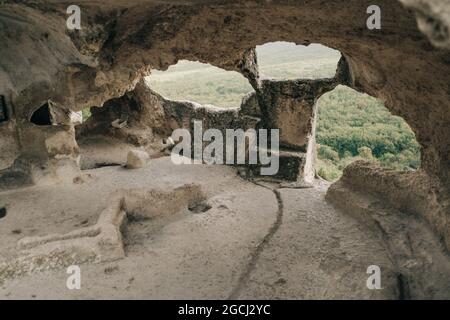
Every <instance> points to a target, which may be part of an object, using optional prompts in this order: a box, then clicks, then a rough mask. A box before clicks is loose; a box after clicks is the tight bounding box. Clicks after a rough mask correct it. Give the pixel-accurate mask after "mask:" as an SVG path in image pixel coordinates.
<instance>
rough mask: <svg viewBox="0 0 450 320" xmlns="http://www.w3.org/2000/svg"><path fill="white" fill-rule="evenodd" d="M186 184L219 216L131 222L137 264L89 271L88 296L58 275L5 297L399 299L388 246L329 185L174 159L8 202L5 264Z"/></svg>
mask: <svg viewBox="0 0 450 320" xmlns="http://www.w3.org/2000/svg"><path fill="white" fill-rule="evenodd" d="M186 184H194V185H198V186H200V188H201V190H202V193H203V195H204V196H205V197H206V198H207V200H206V202H207V203H208V205H209V206H210V207H211V208H210V209H208V208H206V209H205V210H200V211H199V212H194V211H195V210H194V211H192V210H189V209H188V205H187V204H186V206H185V208H184V209H182V210H180V211H178V212H175V213H173V212H172V213H170V214H168V213H165V212H161V214H160V215H159V216H157V217H154V218H151V219H131V220H130V221H129V222H128V224H127V228H126V230H124V232H123V238H124V239H123V241H124V244H125V253H126V258H124V259H120V260H117V261H113V262H103V263H86V264H82V265H80V267H81V274H82V287H81V289H80V290H68V289H67V288H66V279H67V277H68V275H67V274H66V269H65V268H56V269H52V270H48V271H43V272H34V273H31V274H29V275H24V276H20V277H7V276H5V278H4V279H0V299H11V298H24V299H28V298H36V299H40V298H43V299H46V298H56V299H68V298H88V299H95V298H97V299H98V298H126V299H138V298H154V299H160V298H168V299H171V298H177V299H200V298H202V299H227V298H237V299H240V298H243V299H244V298H245V299H246V298H251V299H266V298H267V299H273V298H280V299H285V298H287V299H300V298H308V299H315V298H339V299H346V298H349V299H353V298H360V299H367V298H394V299H395V298H397V296H396V294H397V293H396V286H397V283H396V279H395V275H394V272H393V271H392V270H393V267H392V265H391V262H390V260H389V257H388V254H387V252H386V250H385V248H384V245H383V243H382V242H381V241H380V240H379V239H378V238H376V237H375V235H372V234H371V233H370V232H368V231H367V230H366V229H365V228H364V227H362V226H361V225H359V224H358V223H357V222H356V221H354V220H353V219H352V218H350V217H349V216H347V215H346V214H343V213H341V212H339V211H336V210H334V209H333V207H331V206H330V205H328V204H327V203H326V202H325V200H324V195H325V192H326V190H327V187H328V186H327V185H326V184H324V183H321V182H317V184H316V186H315V187H314V188H310V189H278V190H272V188H274V187H273V186H271V185H268V184H267V183H266V184H261V185H258V184H255V183H252V182H249V181H245V180H243V179H242V178H240V177H239V176H238V175H237V174H236V170H235V169H234V168H231V167H226V166H205V165H184V166H175V165H173V164H172V163H171V161H170V158H160V159H155V160H152V161H151V162H150V164H149V165H148V166H147V167H146V168H142V169H137V170H127V169H124V168H122V167H119V166H117V167H104V168H99V169H94V170H86V171H83V177H82V179H81V180H80V181H77V183H74V184H71V185H54V186H40V187H38V186H36V187H30V188H26V189H21V190H17V191H10V192H4V193H0V206H6V208H7V215H6V216H5V217H4V218H2V219H0V254H1V260H0V262H1V261H8V259H13V258H15V257H17V256H18V255H20V253H19V252H18V250H17V241H18V240H19V239H21V238H23V237H25V236H42V235H47V234H52V233H66V232H69V231H72V230H75V229H77V228H80V227H84V226H89V225H93V224H95V222H96V221H97V218H98V216H99V214H100V212H101V211H102V210H103V209H104V208H105V207H106V206H107V205H108V204H109V201H110V200H111V197H112V195H113V194H115V193H117V192H121V191H124V190H125V191H128V190H160V191H164V192H167V193H168V194H170V192H172V191H173V190H174V189H176V188H177V187H180V186H183V185H186ZM174 200H175V199H174ZM191 209H192V208H191ZM163 211H164V210H163ZM202 211H205V212H202ZM373 264H376V265H378V266H380V267H381V269H382V272H383V273H382V285H383V290H369V289H367V287H366V280H367V277H368V275H367V274H366V271H367V267H368V266H370V265H373Z"/></svg>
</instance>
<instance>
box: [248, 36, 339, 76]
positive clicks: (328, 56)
mask: <svg viewBox="0 0 450 320" xmlns="http://www.w3.org/2000/svg"><path fill="white" fill-rule="evenodd" d="M256 53H257V58H258V66H259V71H260V75H261V77H262V78H270V79H276V80H293V79H300V78H301V79H321V78H333V77H334V76H335V74H336V68H337V64H338V62H339V59H340V58H341V53H340V52H339V51H337V50H334V49H331V48H328V47H326V46H323V45H321V44H311V45H309V46H302V45H296V44H295V43H292V42H281V41H280V42H270V43H266V44H264V45H261V46H257V47H256Z"/></svg>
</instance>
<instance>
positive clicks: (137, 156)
mask: <svg viewBox="0 0 450 320" xmlns="http://www.w3.org/2000/svg"><path fill="white" fill-rule="evenodd" d="M148 159H149V155H148V153H147V152H145V151H141V150H131V151H129V152H128V156H127V165H126V167H127V168H128V169H139V168H142V167H144V166H145V165H146V164H147V161H148Z"/></svg>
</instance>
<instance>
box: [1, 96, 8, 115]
mask: <svg viewBox="0 0 450 320" xmlns="http://www.w3.org/2000/svg"><path fill="white" fill-rule="evenodd" d="M6 121H8V110H7V108H6V101H5V96H4V95H0V122H6Z"/></svg>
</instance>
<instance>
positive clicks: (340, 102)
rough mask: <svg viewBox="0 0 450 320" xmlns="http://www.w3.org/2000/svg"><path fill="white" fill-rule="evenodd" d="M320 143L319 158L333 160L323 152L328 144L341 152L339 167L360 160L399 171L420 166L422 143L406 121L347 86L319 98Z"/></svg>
mask: <svg viewBox="0 0 450 320" xmlns="http://www.w3.org/2000/svg"><path fill="white" fill-rule="evenodd" d="M317 142H318V143H319V144H320V148H319V150H318V157H319V159H327V160H332V159H330V158H329V157H328V156H326V155H325V154H324V153H323V151H321V149H322V148H324V146H326V147H327V148H330V149H331V150H333V151H335V152H337V153H338V155H339V160H332V164H333V165H334V166H335V167H336V168H337V169H338V170H343V169H344V168H345V167H346V166H347V165H348V164H350V163H351V162H353V161H355V160H358V159H364V160H367V161H374V162H377V163H379V164H380V165H381V166H383V167H386V168H391V169H396V170H415V169H418V168H419V167H420V146H419V144H418V143H417V141H416V138H415V136H414V133H413V132H412V131H411V129H410V128H409V127H408V125H407V124H406V123H405V121H404V120H403V119H401V118H399V117H396V116H393V115H392V114H391V113H390V112H389V111H388V110H387V109H386V108H385V107H384V105H383V103H382V102H380V101H378V100H377V99H375V98H372V97H370V96H368V95H365V94H360V93H358V92H356V91H354V90H352V89H349V88H347V87H342V86H340V87H337V88H336V89H335V90H334V91H332V92H330V93H328V94H326V95H324V96H323V97H322V98H321V99H320V100H319V120H318V124H317ZM327 150H328V149H327ZM329 152H330V151H329V150H328V151H327V153H329ZM318 174H319V175H320V172H318ZM320 176H322V175H320ZM322 177H323V176H322ZM323 178H324V179H327V180H329V179H328V178H326V177H323Z"/></svg>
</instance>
